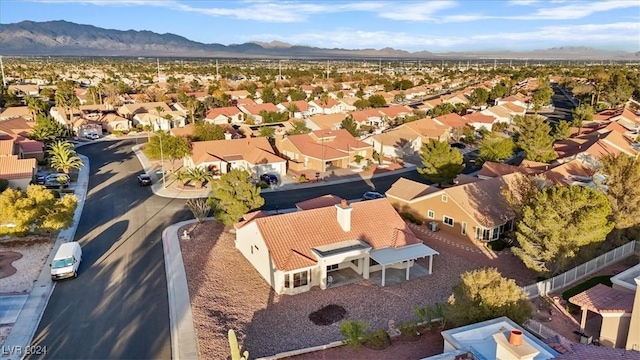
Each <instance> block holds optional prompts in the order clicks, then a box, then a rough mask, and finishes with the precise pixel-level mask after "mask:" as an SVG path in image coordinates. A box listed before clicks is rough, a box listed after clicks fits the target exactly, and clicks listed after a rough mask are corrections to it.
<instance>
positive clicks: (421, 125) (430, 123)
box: [398, 118, 451, 138]
mask: <svg viewBox="0 0 640 360" xmlns="http://www.w3.org/2000/svg"><path fill="white" fill-rule="evenodd" d="M398 128H408V129H411V130H412V131H414V132H416V133H418V134H420V135H422V136H425V137H428V138H439V137H441V136H444V135H446V134H447V132H448V131H449V130H451V127H450V126H447V125H444V124H442V123H440V122H438V121H436V120H435V119H432V118H424V119H420V120H416V121H412V122H408V123H405V124H402V125H400V126H398Z"/></svg>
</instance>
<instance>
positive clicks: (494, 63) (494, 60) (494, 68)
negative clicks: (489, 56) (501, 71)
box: [493, 59, 497, 71]
mask: <svg viewBox="0 0 640 360" xmlns="http://www.w3.org/2000/svg"><path fill="white" fill-rule="evenodd" d="M496 61H497V60H496V59H493V70H494V71H495V70H496Z"/></svg>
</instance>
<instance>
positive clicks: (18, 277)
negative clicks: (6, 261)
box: [0, 236, 55, 293]
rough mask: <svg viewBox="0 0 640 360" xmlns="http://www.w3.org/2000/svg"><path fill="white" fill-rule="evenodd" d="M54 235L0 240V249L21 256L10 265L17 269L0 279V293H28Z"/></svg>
mask: <svg viewBox="0 0 640 360" xmlns="http://www.w3.org/2000/svg"><path fill="white" fill-rule="evenodd" d="M54 239H55V238H54V237H43V236H29V237H25V238H21V239H19V240H12V241H9V240H1V241H0V251H15V252H18V253H21V254H22V258H20V259H18V260H16V261H14V262H13V263H12V266H13V267H15V268H16V269H17V270H18V271H17V272H16V273H15V274H13V275H11V276H9V277H6V278H2V279H0V293H28V292H30V291H31V289H32V288H33V284H34V283H35V281H36V280H37V279H38V276H39V275H40V272H41V271H42V267H43V266H44V265H45V262H46V260H47V257H48V256H49V253H50V252H51V249H52V248H53V244H54V242H55V241H54Z"/></svg>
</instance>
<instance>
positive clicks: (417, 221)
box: [413, 219, 424, 226]
mask: <svg viewBox="0 0 640 360" xmlns="http://www.w3.org/2000/svg"><path fill="white" fill-rule="evenodd" d="M413 223H414V224H416V225H418V226H421V225H422V224H424V222H423V221H422V220H420V219H416V220H415V221H414V222H413Z"/></svg>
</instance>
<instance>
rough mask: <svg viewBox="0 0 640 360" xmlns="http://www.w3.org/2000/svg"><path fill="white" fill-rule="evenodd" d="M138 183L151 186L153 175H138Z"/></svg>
mask: <svg viewBox="0 0 640 360" xmlns="http://www.w3.org/2000/svg"><path fill="white" fill-rule="evenodd" d="M138 184H140V186H149V185H151V184H153V180H151V176H149V175H147V174H140V175H138Z"/></svg>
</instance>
